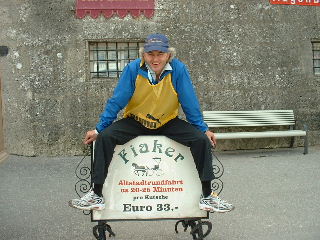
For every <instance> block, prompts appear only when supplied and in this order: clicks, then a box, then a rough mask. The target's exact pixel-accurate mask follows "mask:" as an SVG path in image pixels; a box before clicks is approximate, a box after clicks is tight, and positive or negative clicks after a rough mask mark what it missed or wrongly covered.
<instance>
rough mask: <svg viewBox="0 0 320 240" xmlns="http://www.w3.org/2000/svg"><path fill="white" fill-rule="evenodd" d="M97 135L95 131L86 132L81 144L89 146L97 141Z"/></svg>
mask: <svg viewBox="0 0 320 240" xmlns="http://www.w3.org/2000/svg"><path fill="white" fill-rule="evenodd" d="M97 136H98V134H97V133H96V131H95V130H91V131H88V132H87V133H86V136H85V137H84V140H83V143H84V144H90V143H92V142H93V141H95V140H96V139H97Z"/></svg>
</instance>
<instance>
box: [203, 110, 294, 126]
mask: <svg viewBox="0 0 320 240" xmlns="http://www.w3.org/2000/svg"><path fill="white" fill-rule="evenodd" d="M203 117H204V121H205V122H206V123H207V124H208V126H209V127H232V126H234V127H236V126H239V127H241V126H248V127H251V126H252V127H254V126H276V125H277V126H283V125H288V126H290V125H294V124H295V118H294V114H293V110H259V111H203Z"/></svg>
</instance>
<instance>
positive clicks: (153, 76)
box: [146, 63, 172, 84]
mask: <svg viewBox="0 0 320 240" xmlns="http://www.w3.org/2000/svg"><path fill="white" fill-rule="evenodd" d="M146 67H147V69H148V78H149V81H150V83H152V84H156V83H157V82H158V81H157V80H156V79H157V77H156V73H155V72H154V71H153V70H152V69H151V67H150V66H149V65H148V64H146ZM171 70H172V67H171V65H170V63H167V64H166V65H165V66H164V68H163V70H162V72H161V74H160V77H161V76H162V74H163V73H164V72H165V71H171ZM160 81H161V79H160Z"/></svg>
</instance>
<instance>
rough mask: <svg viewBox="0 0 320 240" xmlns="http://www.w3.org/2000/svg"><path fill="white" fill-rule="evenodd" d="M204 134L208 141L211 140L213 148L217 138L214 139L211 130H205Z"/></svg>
mask: <svg viewBox="0 0 320 240" xmlns="http://www.w3.org/2000/svg"><path fill="white" fill-rule="evenodd" d="M205 134H206V135H207V137H208V138H209V140H210V142H211V145H212V147H213V148H214V147H215V146H216V145H217V139H216V136H215V135H214V133H213V132H211V131H209V130H208V131H206V132H205Z"/></svg>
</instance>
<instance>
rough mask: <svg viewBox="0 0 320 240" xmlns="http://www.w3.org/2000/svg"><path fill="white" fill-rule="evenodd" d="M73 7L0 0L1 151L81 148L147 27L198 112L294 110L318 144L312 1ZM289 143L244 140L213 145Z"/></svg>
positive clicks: (319, 16)
mask: <svg viewBox="0 0 320 240" xmlns="http://www.w3.org/2000/svg"><path fill="white" fill-rule="evenodd" d="M75 10H76V4H75V1H74V0H63V1H62V0H55V1H52V0H19V1H18V0H11V1H5V0H0V13H1V14H0V21H1V22H0V26H1V28H0V46H1V47H2V54H1V56H0V79H1V84H2V99H3V101H2V104H3V109H2V115H3V116H2V117H3V131H4V134H3V138H4V148H5V149H6V151H7V152H8V153H11V154H19V155H26V156H35V155H53V156H54V155H78V154H83V153H84V151H85V150H86V147H85V146H84V145H83V143H82V139H83V137H84V134H85V132H86V131H87V130H91V129H93V128H94V127H95V124H96V123H97V121H98V118H99V115H100V113H101V112H102V111H103V109H104V105H105V102H106V100H107V99H108V98H109V97H110V96H111V95H112V92H113V88H114V87H115V86H116V84H117V77H118V75H119V73H121V69H122V68H123V66H124V65H125V64H126V63H128V62H129V61H130V60H131V59H132V58H135V57H136V56H137V55H136V54H137V49H138V48H139V46H140V45H141V43H142V42H143V39H144V38H145V37H146V35H148V34H150V33H156V32H158V33H164V34H166V35H167V36H168V37H169V38H170V44H171V46H173V47H175V48H176V50H177V57H178V58H179V59H181V60H182V61H183V62H185V63H186V64H187V65H188V67H189V70H190V74H191V77H192V79H193V83H194V85H195V87H196V89H197V93H198V97H199V100H200V102H201V106H202V110H260V109H265V110H267V109H272V110H274V109H293V110H294V112H295V113H296V115H297V118H298V119H300V120H302V121H304V122H306V123H307V124H308V126H309V129H310V144H311V145H315V144H319V143H320V139H319V134H320V108H319V100H320V94H319V93H320V71H319V67H320V63H319V61H320V54H319V50H320V45H319V43H320V34H319V33H320V25H319V24H320V7H319V6H297V5H272V4H270V2H269V0H246V1H243V0H232V1H225V0H201V1H194V0H166V1H165V0H157V1H156V2H155V11H154V16H153V17H152V18H147V17H145V16H143V15H141V16H139V17H132V16H131V15H127V16H125V17H124V18H121V17H119V16H113V17H111V18H105V17H104V16H99V17H98V18H96V19H94V18H92V17H90V16H87V17H85V18H82V19H80V18H76V16H75ZM5 49H7V50H8V51H7V53H6V50H5ZM119 117H121V116H119ZM213 130H215V129H213ZM289 143H290V140H289V139H261V140H259V141H256V140H253V141H252V140H248V139H247V140H233V141H224V142H223V141H221V144H220V146H219V147H220V148H221V149H239V148H242V149H246V148H259V147H286V146H289ZM298 144H299V142H298Z"/></svg>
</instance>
